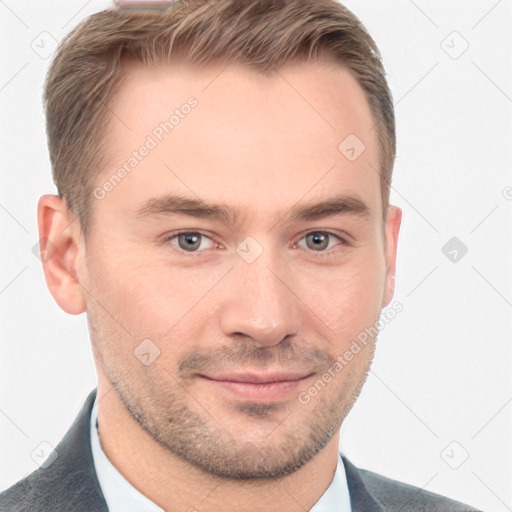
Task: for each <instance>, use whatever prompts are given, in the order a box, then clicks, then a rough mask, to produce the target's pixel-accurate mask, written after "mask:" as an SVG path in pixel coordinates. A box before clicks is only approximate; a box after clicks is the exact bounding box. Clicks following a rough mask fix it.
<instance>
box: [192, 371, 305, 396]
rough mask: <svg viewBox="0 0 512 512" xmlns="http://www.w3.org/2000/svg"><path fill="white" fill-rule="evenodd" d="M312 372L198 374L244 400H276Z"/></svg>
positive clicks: (213, 384) (299, 383) (215, 385)
mask: <svg viewBox="0 0 512 512" xmlns="http://www.w3.org/2000/svg"><path fill="white" fill-rule="evenodd" d="M312 375H313V374H312V373H304V372H272V373H269V372H267V373H257V372H243V373H242V372H240V373H229V374H216V375H211V376H210V375H199V377H200V378H201V379H203V380H204V381H205V382H207V383H208V384H210V385H212V386H214V387H215V388H217V389H222V390H223V391H226V392H228V393H229V394H230V395H232V396H235V397H237V398H242V399H245V400H248V399H250V400H277V399H279V398H286V397H287V395H290V394H291V393H292V392H294V391H296V390H297V388H298V387H299V386H300V385H301V384H302V383H303V382H304V381H305V380H306V379H308V378H309V377H311V376H312Z"/></svg>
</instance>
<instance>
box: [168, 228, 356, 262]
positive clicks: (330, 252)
mask: <svg viewBox="0 0 512 512" xmlns="http://www.w3.org/2000/svg"><path fill="white" fill-rule="evenodd" d="M311 234H322V235H328V236H329V237H334V238H337V239H338V240H339V244H337V245H343V246H346V247H351V246H352V244H351V243H350V242H349V241H348V240H346V239H344V238H342V237H340V236H339V235H337V234H336V233H332V232H331V231H325V230H312V231H308V232H307V233H305V234H304V235H302V236H301V237H300V238H299V240H298V241H299V242H300V241H301V240H303V239H305V238H306V237H307V236H308V235H311ZM180 235H200V236H201V237H205V238H209V239H210V240H211V241H212V242H213V239H212V238H211V237H210V236H208V235H207V234H205V233H202V232H201V231H178V232H176V233H171V234H170V235H169V236H167V237H165V238H164V240H163V241H162V243H163V244H167V243H171V244H172V240H174V239H177V238H178V237H179V236H180ZM329 242H330V240H329ZM297 243H298V242H295V243H294V246H293V248H294V249H295V248H300V247H297ZM337 245H336V246H335V247H337ZM216 246H217V247H218V246H221V247H224V246H223V245H222V244H216ZM333 249H334V248H331V249H326V250H323V251H314V250H312V249H309V250H308V252H311V253H313V254H315V253H316V254H317V255H318V256H320V257H329V256H333ZM175 250H176V251H177V252H179V253H181V254H187V255H189V256H200V255H201V253H203V252H205V251H206V250H208V249H204V250H202V251H185V250H184V249H180V248H179V247H178V248H175ZM306 250H307V249H306Z"/></svg>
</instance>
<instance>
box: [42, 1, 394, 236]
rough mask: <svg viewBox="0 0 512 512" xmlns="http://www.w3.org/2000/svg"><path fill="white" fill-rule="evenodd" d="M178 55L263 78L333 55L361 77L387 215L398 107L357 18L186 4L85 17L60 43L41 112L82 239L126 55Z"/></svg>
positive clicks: (342, 10) (304, 9) (281, 6)
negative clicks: (295, 61) (255, 72)
mask: <svg viewBox="0 0 512 512" xmlns="http://www.w3.org/2000/svg"><path fill="white" fill-rule="evenodd" d="M178 52H179V53H180V54H181V55H182V56H183V57H184V58H185V60H186V61H187V62H190V63H199V64H200V63H207V62H214V61H221V62H233V63H240V64H244V65H247V66H250V67H252V68H255V69H257V70H260V71H261V72H267V71H271V70H272V68H279V66H281V65H283V64H285V63H286V62H288V61H290V60H292V59H302V60H304V61H307V60H310V59H315V58H319V57H322V56H329V57H331V58H332V57H334V59H335V61H336V62H338V63H339V64H340V66H342V67H344V68H345V69H347V70H349V71H350V72H351V73H352V75H353V76H354V77H355V78H356V80H357V81H358V83H359V85H360V86H361V87H362V89H363V91H364V93H365V95H366V98H367V100H368V103H369V106H370V108H371V112H372V114H373V116H374V121H375V126H376V127H377V138H378V141H379V153H380V162H379V172H380V177H381V178H380V179H381V190H382V205H383V215H384V217H386V213H387V207H388V204H389V189H390V182H391V175H392V170H393V164H394V159H395V151H396V135H395V118H394V111H393V101H392V97H391V92H390V90H389V87H388V84H387V81H386V78H385V72H384V67H383V65H382V59H381V55H380V52H379V50H378V48H377V45H376V44H375V42H374V40H373V39H372V37H371V36H370V35H369V34H368V32H367V31H366V29H365V27H364V26H363V24H362V23H361V22H360V21H359V19H358V18H357V17H356V16H355V15H354V14H353V13H352V12H351V11H350V10H348V9H347V8H346V7H344V6H343V5H342V4H340V3H339V2H338V1H337V0H314V1H312V0H180V1H178V2H177V4H176V5H175V7H174V8H173V9H172V10H171V11H170V12H167V13H151V12H122V11H119V10H117V9H107V10H104V11H101V12H98V13H96V14H93V15H92V16H89V17H88V18H86V19H85V20H84V21H83V22H81V23H80V24H79V25H78V26H77V27H76V28H75V29H74V30H73V31H72V32H71V33H70V34H68V35H67V36H66V37H65V39H64V40H63V41H62V42H61V44H60V45H59V48H58V51H57V54H56V56H55V58H54V60H53V62H52V64H51V66H50V69H49V71H48V75H47V78H46V83H45V90H44V106H45V112H46V129H47V136H48V147H49V152H50V160H51V164H52V173H53V179H54V182H55V184H56V186H57V190H58V193H59V196H61V197H64V198H65V200H66V203H67V206H68V209H69V210H70V212H72V213H73V214H74V215H75V216H77V217H78V219H79V221H80V225H81V228H82V231H83V232H84V235H85V234H86V233H87V229H88V225H89V218H90V207H91V204H90V203H91V194H92V188H93V184H94V180H95V178H96V176H97V175H98V174H99V172H100V170H101V168H102V157H103V156H104V154H105V153H106V152H105V149H106V148H104V147H103V145H102V140H103V139H104V137H103V134H104V130H105V127H106V125H107V122H108V120H109V119H110V117H111V115H112V112H111V111H110V109H109V102H110V100H111V99H112V96H113V94H114V93H115V91H116V88H117V87H118V86H119V83H120V80H121V79H120V77H121V59H122V58H123V57H125V56H130V57H132V58H135V59H136V60H137V61H140V62H142V63H144V64H146V65H151V63H154V62H161V61H166V60H169V59H170V57H171V54H172V55H173V57H174V55H175V54H177V53H178ZM340 142H341V141H340Z"/></svg>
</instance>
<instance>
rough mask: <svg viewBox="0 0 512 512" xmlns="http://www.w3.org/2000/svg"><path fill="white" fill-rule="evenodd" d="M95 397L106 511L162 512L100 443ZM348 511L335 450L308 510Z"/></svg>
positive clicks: (94, 426) (94, 440)
mask: <svg viewBox="0 0 512 512" xmlns="http://www.w3.org/2000/svg"><path fill="white" fill-rule="evenodd" d="M97 420H98V401H97V399H95V400H94V405H93V408H92V413H91V448H92V455H93V460H94V468H95V470H96V474H97V477H98V481H99V483H100V486H101V491H102V492H103V496H104V497H105V501H106V502H107V506H108V510H109V511H110V512H165V511H164V509H162V508H160V507H159V506H157V505H156V504H155V503H153V502H152V501H151V500H150V499H148V498H146V496H144V495H143V494H142V493H141V492H139V491H138V490H137V489H135V487H133V485H131V484H130V483H129V482H128V480H126V479H125V478H124V477H123V475H121V473H119V471H118V470H117V469H116V468H115V467H114V465H113V464H112V463H111V462H110V460H109V459H108V457H107V456H106V454H105V452H104V451H103V448H102V447H101V443H100V438H99V434H98V421H97ZM333 511H336V512H352V509H351V506H350V496H349V491H348V485H347V477H346V474H345V467H344V464H343V461H342V460H341V454H338V465H337V467H336V472H335V473H334V477H333V479H332V481H331V484H330V485H329V487H328V488H327V490H326V491H325V492H324V494H322V496H321V497H320V499H319V500H318V501H317V502H316V503H315V505H314V506H313V508H312V509H311V510H310V512H333Z"/></svg>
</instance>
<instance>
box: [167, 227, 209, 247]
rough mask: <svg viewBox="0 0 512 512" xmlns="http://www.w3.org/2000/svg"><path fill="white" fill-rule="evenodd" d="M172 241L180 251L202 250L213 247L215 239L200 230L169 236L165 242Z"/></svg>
mask: <svg viewBox="0 0 512 512" xmlns="http://www.w3.org/2000/svg"><path fill="white" fill-rule="evenodd" d="M166 242H170V243H171V245H173V246H174V247H175V248H176V249H177V250H178V251H185V252H202V251H204V250H206V249H211V248H212V247H213V244H214V242H213V240H212V239H211V238H210V237H208V236H206V235H204V234H203V233H199V232H198V231H182V232H180V233H175V234H174V235H171V236H168V237H167V238H166V239H165V240H164V243H166Z"/></svg>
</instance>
